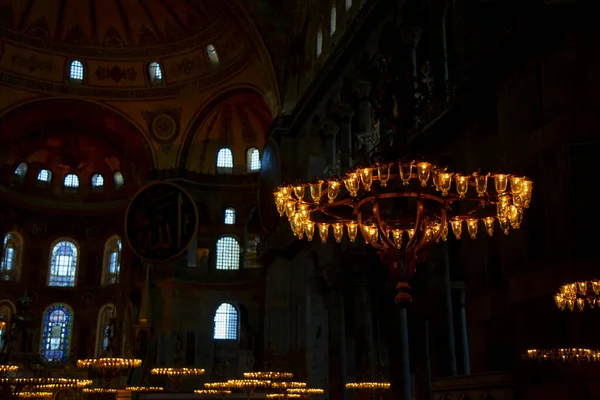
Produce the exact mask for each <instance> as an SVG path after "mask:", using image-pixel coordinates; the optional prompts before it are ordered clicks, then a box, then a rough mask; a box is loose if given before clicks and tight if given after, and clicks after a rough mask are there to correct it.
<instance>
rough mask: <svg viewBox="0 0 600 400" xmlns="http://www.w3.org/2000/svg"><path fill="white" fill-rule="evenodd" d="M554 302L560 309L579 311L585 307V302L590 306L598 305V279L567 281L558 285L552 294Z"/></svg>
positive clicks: (599, 285)
mask: <svg viewBox="0 0 600 400" xmlns="http://www.w3.org/2000/svg"><path fill="white" fill-rule="evenodd" d="M554 302H555V303H556V306H557V307H558V308H559V309H560V310H561V311H563V310H566V309H568V310H569V311H574V310H575V306H577V309H578V310H579V311H583V310H584V309H585V305H586V302H587V304H588V306H589V307H590V308H596V307H600V280H592V281H580V282H574V283H568V284H566V285H563V286H561V287H560V290H559V292H558V293H557V294H555V295H554Z"/></svg>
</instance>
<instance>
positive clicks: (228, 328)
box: [213, 303, 239, 340]
mask: <svg viewBox="0 0 600 400" xmlns="http://www.w3.org/2000/svg"><path fill="white" fill-rule="evenodd" d="M238 320H239V318H238V311H237V310H236V309H235V307H234V306H232V305H231V304H229V303H223V304H221V305H220V306H219V308H217V311H216V312H215V333H214V335H213V338H214V339H218V340H237V338H238Z"/></svg>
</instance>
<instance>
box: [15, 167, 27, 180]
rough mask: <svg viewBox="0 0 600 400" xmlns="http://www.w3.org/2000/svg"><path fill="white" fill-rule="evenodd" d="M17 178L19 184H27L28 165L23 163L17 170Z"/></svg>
mask: <svg viewBox="0 0 600 400" xmlns="http://www.w3.org/2000/svg"><path fill="white" fill-rule="evenodd" d="M15 176H16V177H17V180H18V181H19V182H25V177H26V176H27V164H25V163H24V162H22V163H21V164H19V165H18V166H17V168H16V169H15Z"/></svg>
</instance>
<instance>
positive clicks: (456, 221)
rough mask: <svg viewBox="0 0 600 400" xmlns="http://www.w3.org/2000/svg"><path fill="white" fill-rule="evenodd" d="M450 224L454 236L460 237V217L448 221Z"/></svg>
mask: <svg viewBox="0 0 600 400" xmlns="http://www.w3.org/2000/svg"><path fill="white" fill-rule="evenodd" d="M450 224H451V225H452V232H453V233H454V236H456V238H457V239H460V237H461V236H462V219H454V220H452V221H450Z"/></svg>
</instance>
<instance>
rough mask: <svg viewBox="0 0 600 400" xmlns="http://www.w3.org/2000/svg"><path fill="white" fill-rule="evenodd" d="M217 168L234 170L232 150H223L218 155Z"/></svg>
mask: <svg viewBox="0 0 600 400" xmlns="http://www.w3.org/2000/svg"><path fill="white" fill-rule="evenodd" d="M217 168H233V153H232V152H231V149H228V148H226V147H225V148H222V149H221V150H219V152H218V153H217Z"/></svg>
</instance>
